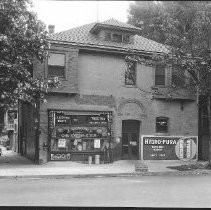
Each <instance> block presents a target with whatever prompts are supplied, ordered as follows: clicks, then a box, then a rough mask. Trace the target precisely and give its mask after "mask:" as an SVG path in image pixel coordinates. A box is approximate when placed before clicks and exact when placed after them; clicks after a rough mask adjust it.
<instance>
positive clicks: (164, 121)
mask: <svg viewBox="0 0 211 210" xmlns="http://www.w3.org/2000/svg"><path fill="white" fill-rule="evenodd" d="M156 132H157V133H166V132H168V118H160V117H157V118H156Z"/></svg>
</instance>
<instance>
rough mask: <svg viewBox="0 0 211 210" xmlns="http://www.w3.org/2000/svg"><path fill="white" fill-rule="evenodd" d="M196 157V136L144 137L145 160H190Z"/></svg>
mask: <svg viewBox="0 0 211 210" xmlns="http://www.w3.org/2000/svg"><path fill="white" fill-rule="evenodd" d="M196 155H197V137H196V136H142V158H143V159H144V160H190V159H196Z"/></svg>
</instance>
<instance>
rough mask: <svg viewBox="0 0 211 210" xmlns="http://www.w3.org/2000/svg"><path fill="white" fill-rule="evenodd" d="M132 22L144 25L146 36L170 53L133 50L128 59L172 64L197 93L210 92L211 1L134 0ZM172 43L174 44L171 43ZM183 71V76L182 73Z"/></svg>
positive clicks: (147, 62)
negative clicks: (140, 53)
mask: <svg viewBox="0 0 211 210" xmlns="http://www.w3.org/2000/svg"><path fill="white" fill-rule="evenodd" d="M129 13H130V14H129V20H128V22H129V23H132V24H134V25H136V26H139V27H141V28H142V35H144V36H145V37H146V38H150V39H154V40H155V41H158V42H161V43H162V44H164V45H165V46H166V47H167V48H168V49H169V53H168V54H162V53H161V54H159V53H153V55H152V56H151V58H150V60H149V59H143V57H140V56H137V55H135V54H133V53H131V54H130V55H129V56H127V58H126V61H129V60H130V61H132V60H134V59H135V60H136V61H138V62H140V63H144V64H145V65H156V63H163V64H165V65H168V66H173V67H174V69H176V72H177V74H178V77H185V76H187V78H186V80H189V82H188V83H187V82H186V83H184V84H185V85H186V87H185V88H187V85H188V86H189V88H190V89H193V86H194V88H195V90H196V91H197V93H198V94H209V93H210V85H209V82H210V81H209V79H210V73H211V51H210V46H211V45H210V44H211V43H210V41H211V38H210V37H211V4H210V2H207V1H167V2H164V1H162V2H161V1H159V2H157V3H155V2H144V3H143V2H135V3H133V4H131V5H130V9H129ZM169 46H171V47H169ZM181 75H183V76H181Z"/></svg>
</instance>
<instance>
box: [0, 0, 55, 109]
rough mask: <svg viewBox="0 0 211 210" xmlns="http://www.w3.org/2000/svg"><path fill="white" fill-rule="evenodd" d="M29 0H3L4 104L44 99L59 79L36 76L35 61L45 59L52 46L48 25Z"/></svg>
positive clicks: (0, 62)
mask: <svg viewBox="0 0 211 210" xmlns="http://www.w3.org/2000/svg"><path fill="white" fill-rule="evenodd" d="M30 6H32V3H31V2H30V1H29V0H1V1H0V25H1V27H0V52H1V53H0V106H3V107H5V106H11V105H13V104H15V103H17V101H18V100H23V101H29V102H31V103H34V102H35V101H36V100H37V99H40V100H43V99H44V93H46V92H47V91H48V88H49V87H55V86H56V85H57V84H56V83H57V82H58V81H57V80H56V81H54V80H49V81H48V80H47V81H45V80H44V79H43V78H40V79H33V61H34V60H38V61H40V62H43V61H44V59H45V58H46V56H47V51H46V49H48V48H49V46H50V45H49V43H48V40H47V35H48V34H47V32H46V30H45V25H44V24H43V23H42V22H41V21H39V20H38V19H37V16H36V14H34V13H33V12H31V11H29V8H30Z"/></svg>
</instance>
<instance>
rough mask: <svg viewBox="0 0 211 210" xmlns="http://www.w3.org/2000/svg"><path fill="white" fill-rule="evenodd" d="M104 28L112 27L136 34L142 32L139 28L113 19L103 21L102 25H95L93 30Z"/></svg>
mask: <svg viewBox="0 0 211 210" xmlns="http://www.w3.org/2000/svg"><path fill="white" fill-rule="evenodd" d="M102 26H104V27H111V26H112V27H116V28H121V29H123V30H124V29H125V30H131V31H136V32H140V31H141V29H140V28H137V27H135V26H133V25H130V24H127V23H123V22H120V21H118V20H115V19H113V18H111V19H109V20H106V21H103V22H101V23H96V24H95V25H94V27H93V28H92V30H93V29H95V28H97V27H102ZM92 30H91V31H92Z"/></svg>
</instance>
